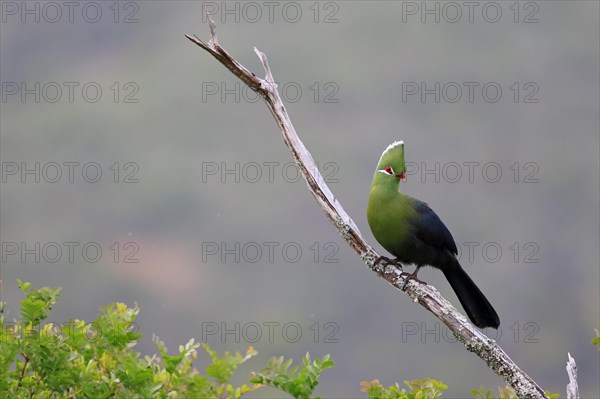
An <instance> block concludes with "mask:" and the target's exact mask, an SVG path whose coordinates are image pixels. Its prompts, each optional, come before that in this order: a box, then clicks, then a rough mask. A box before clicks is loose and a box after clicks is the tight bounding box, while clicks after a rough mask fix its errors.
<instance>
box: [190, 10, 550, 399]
mask: <svg viewBox="0 0 600 399" xmlns="http://www.w3.org/2000/svg"><path fill="white" fill-rule="evenodd" d="M207 17H208V20H209V27H210V39H209V40H208V43H205V42H203V41H202V40H200V39H199V38H198V37H197V36H196V35H194V36H190V35H186V37H187V38H188V39H189V40H190V41H192V42H193V43H195V44H196V45H198V46H200V47H201V48H203V49H204V50H206V51H207V52H208V53H210V54H211V55H212V56H213V57H215V58H216V59H217V60H218V61H219V62H220V63H221V64H223V66H225V67H226V68H227V69H229V70H230V71H231V73H233V74H234V75H235V76H237V77H238V78H240V79H241V80H242V82H244V83H245V84H246V85H248V87H250V88H251V89H252V90H254V91H255V92H256V93H257V94H259V95H260V96H261V98H262V99H263V100H264V101H265V103H266V105H267V107H268V108H269V110H270V111H271V113H272V114H273V117H274V118H275V121H276V122H277V124H278V125H279V128H280V129H281V133H282V134H283V140H284V141H285V144H286V145H287V146H288V148H289V149H290V150H291V152H292V156H293V157H294V160H295V161H296V163H297V165H298V167H299V169H300V171H301V173H302V177H303V178H304V180H305V181H306V183H307V185H308V188H309V190H310V192H311V194H312V195H313V196H314V197H315V199H316V201H317V203H318V204H319V206H320V207H321V209H322V210H323V212H325V216H327V218H328V219H329V220H330V221H331V222H332V223H333V224H334V225H335V227H336V228H337V229H338V231H339V233H340V235H341V236H342V237H343V238H344V240H346V242H347V243H348V244H349V245H350V247H351V248H352V249H353V250H354V251H355V252H356V253H357V254H358V255H359V256H360V258H361V260H362V261H363V262H364V263H365V264H366V265H367V266H369V268H371V270H373V271H374V272H375V273H377V275H379V276H380V277H382V278H383V279H385V280H386V281H387V282H389V283H390V284H391V285H393V286H394V287H396V288H398V289H400V290H401V289H402V287H403V285H404V282H405V280H406V277H407V276H408V273H405V272H403V271H402V269H401V268H399V267H396V266H394V265H387V266H383V265H381V264H378V265H377V266H374V265H373V264H374V261H375V260H376V259H377V258H379V254H378V253H376V252H375V251H374V250H373V248H371V246H369V244H368V243H367V242H366V240H365V239H364V238H363V236H362V235H361V233H360V231H359V230H358V227H357V226H356V224H355V223H354V221H353V220H352V218H351V217H350V216H349V215H348V214H347V213H346V211H345V210H344V208H343V207H342V205H341V204H340V203H339V202H338V200H337V199H336V198H335V196H334V195H333V193H332V192H331V190H329V187H328V186H327V184H325V181H324V179H323V176H322V175H321V173H320V172H319V170H318V168H317V167H316V165H315V161H314V160H313V157H312V155H311V154H310V152H309V151H308V150H307V149H306V147H305V146H304V144H303V143H302V141H301V140H300V138H299V137H298V135H297V133H296V130H295V129H294V126H293V124H292V121H291V120H290V118H289V115H288V113H287V111H286V108H285V106H284V104H283V101H282V100H281V98H280V96H279V93H278V91H277V85H276V84H275V80H274V79H273V74H272V73H271V69H270V68H269V63H268V61H267V56H266V55H265V54H264V53H262V52H260V51H259V50H258V49H256V48H255V49H254V51H255V52H256V54H257V55H258V57H259V58H260V61H261V63H262V65H263V68H264V71H265V79H260V78H259V77H257V76H256V75H254V74H253V73H252V72H250V71H249V70H248V69H246V68H245V67H244V66H243V65H241V64H240V63H239V62H237V61H236V60H235V59H234V58H233V57H232V56H231V55H229V53H227V51H225V49H223V48H222V47H221V46H220V45H219V42H218V41H217V36H216V33H215V24H214V22H213V21H212V19H211V18H210V16H209V15H208V14H207ZM405 292H406V293H407V294H408V295H409V296H410V298H411V299H412V300H413V302H418V303H419V304H421V305H422V306H423V307H424V308H425V309H427V310H429V311H430V312H431V313H433V314H434V315H435V316H436V317H437V318H438V319H439V320H441V321H442V322H443V323H444V324H445V325H446V326H448V328H449V329H450V331H452V333H453V334H454V335H455V336H456V337H457V339H458V340H459V341H460V342H462V343H463V344H464V345H465V347H466V348H467V350H469V351H471V352H473V353H475V354H476V355H477V356H479V357H480V358H481V359H483V360H484V361H485V362H486V364H487V365H488V367H489V368H490V369H492V370H493V371H494V372H495V373H496V374H498V375H499V376H500V377H501V378H502V379H504V380H505V381H506V382H507V383H508V384H510V385H511V386H512V387H513V388H514V390H515V392H516V393H517V395H518V396H519V398H545V399H547V398H548V397H547V396H546V394H545V393H544V391H543V390H542V388H540V387H539V386H538V384H537V383H536V382H535V381H534V380H533V379H531V378H530V377H529V376H528V375H527V374H526V373H525V372H523V371H522V370H521V369H520V368H519V367H518V366H517V365H516V364H515V363H514V362H513V361H512V360H511V359H510V358H509V357H508V355H507V354H506V353H505V352H504V351H503V350H502V348H500V346H498V344H496V342H495V341H494V340H492V339H490V338H488V337H487V336H485V335H484V334H483V333H482V332H481V331H479V330H478V329H477V328H476V327H475V326H473V325H472V324H471V323H470V322H469V321H468V320H467V319H466V318H465V316H463V315H462V314H461V313H459V312H458V311H457V310H456V308H455V307H454V306H452V304H450V302H448V301H447V300H446V299H445V298H444V297H442V295H441V294H440V293H439V292H438V290H437V289H436V288H435V287H433V286H431V285H428V284H423V283H419V282H415V281H414V280H409V282H408V284H407V285H406V289H405Z"/></svg>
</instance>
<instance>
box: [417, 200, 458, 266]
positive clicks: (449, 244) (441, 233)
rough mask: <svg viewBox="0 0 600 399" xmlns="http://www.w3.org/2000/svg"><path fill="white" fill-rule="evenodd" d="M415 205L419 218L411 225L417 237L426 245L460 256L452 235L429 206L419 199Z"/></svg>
mask: <svg viewBox="0 0 600 399" xmlns="http://www.w3.org/2000/svg"><path fill="white" fill-rule="evenodd" d="M413 205H414V208H415V210H416V211H417V214H418V216H417V217H416V218H414V219H412V220H411V221H410V224H411V225H412V226H413V227H414V229H415V234H416V236H417V237H418V238H419V239H420V240H422V241H423V242H425V243H426V244H429V245H431V246H433V247H437V248H440V249H447V250H449V251H451V252H452V253H453V254H455V255H456V254H458V250H457V249H456V243H455V242H454V238H452V234H450V231H448V228H447V227H446V226H445V225H444V223H443V222H442V221H441V220H440V218H439V217H438V215H437V214H436V213H435V212H434V211H433V210H431V208H430V207H429V205H427V204H426V203H425V202H422V201H419V200H417V199H414V204H413Z"/></svg>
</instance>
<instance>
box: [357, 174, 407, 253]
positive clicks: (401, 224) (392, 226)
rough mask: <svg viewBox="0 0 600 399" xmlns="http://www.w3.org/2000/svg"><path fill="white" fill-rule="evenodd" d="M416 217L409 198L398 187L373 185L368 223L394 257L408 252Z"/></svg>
mask: <svg viewBox="0 0 600 399" xmlns="http://www.w3.org/2000/svg"><path fill="white" fill-rule="evenodd" d="M416 216H417V212H416V210H415V209H414V207H413V206H412V205H411V202H410V197H408V196H407V195H404V194H402V193H400V192H398V185H397V184H395V185H390V184H374V185H373V186H371V192H370V193H369V204H368V207H367V220H368V221H369V226H370V227H371V231H372V232H373V235H374V236H375V239H376V240H377V241H378V242H379V243H380V244H381V245H382V246H383V247H384V248H385V249H386V250H387V251H388V252H390V253H391V254H392V255H394V256H396V257H398V256H400V255H401V254H403V253H406V252H407V250H408V249H409V248H407V246H408V245H410V241H411V240H410V237H411V236H412V234H413V232H412V227H411V224H410V223H409V221H410V220H412V219H413V218H415V217H416Z"/></svg>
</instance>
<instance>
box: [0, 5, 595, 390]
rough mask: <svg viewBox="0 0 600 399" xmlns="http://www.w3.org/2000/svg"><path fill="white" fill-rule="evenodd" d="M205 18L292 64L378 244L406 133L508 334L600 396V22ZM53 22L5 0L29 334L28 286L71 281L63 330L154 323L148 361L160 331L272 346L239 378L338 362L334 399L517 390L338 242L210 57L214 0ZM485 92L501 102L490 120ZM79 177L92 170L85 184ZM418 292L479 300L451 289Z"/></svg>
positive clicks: (491, 10) (220, 14)
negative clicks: (397, 391) (382, 209)
mask: <svg viewBox="0 0 600 399" xmlns="http://www.w3.org/2000/svg"><path fill="white" fill-rule="evenodd" d="M205 3H207V4H206V5H207V6H208V7H209V9H210V10H211V12H212V13H213V18H214V19H215V21H216V23H217V32H218V37H219V41H220V43H221V44H222V45H223V46H224V47H225V48H226V49H227V50H228V51H230V53H231V54H232V55H234V56H235V57H236V58H237V59H238V60H239V61H240V62H241V63H243V64H244V65H245V66H247V67H248V68H250V69H251V70H253V71H254V72H255V73H257V74H258V75H262V67H261V66H260V64H259V62H258V59H257V57H256V56H255V54H254V52H253V50H252V49H253V46H256V47H258V48H259V49H260V50H261V51H263V52H265V53H266V54H267V55H268V57H269V62H270V65H271V68H272V70H273V73H274V75H275V78H276V80H277V81H279V82H280V88H282V91H283V94H284V98H285V99H286V100H287V109H288V112H289V113H290V115H291V118H292V121H293V122H294V124H295V127H296V129H297V131H298V133H299V135H300V137H301V139H302V140H303V141H304V143H305V144H306V146H307V147H308V149H309V150H310V151H311V153H312V155H313V156H314V158H315V160H316V161H317V162H318V163H319V164H320V165H321V171H322V172H323V174H324V175H326V176H328V181H329V185H330V188H331V190H332V191H333V193H334V194H335V195H336V197H337V198H338V200H339V201H341V203H342V204H343V205H344V207H345V208H346V210H347V211H348V212H349V214H350V215H351V216H352V217H353V218H354V220H355V221H356V223H357V225H358V226H359V228H360V229H361V231H362V233H363V234H364V235H365V237H367V239H368V240H369V241H370V242H371V243H372V245H374V246H375V247H376V248H377V249H379V250H381V248H380V247H379V246H378V245H377V244H376V243H375V241H374V239H373V237H372V235H371V233H370V231H369V227H368V225H367V222H366V217H365V210H366V204H367V196H368V190H369V186H370V183H371V177H372V173H373V169H374V167H375V165H376V162H377V159H378V158H379V156H380V154H381V151H382V150H383V149H384V148H385V147H386V146H387V145H388V144H389V143H391V142H393V141H394V140H397V139H404V140H405V142H406V154H407V155H406V156H407V161H409V162H411V165H412V167H413V173H411V174H409V176H408V181H407V183H406V184H404V185H403V190H405V192H407V193H409V194H411V195H413V196H416V197H418V198H420V199H422V200H424V201H427V202H428V203H429V204H430V205H431V207H432V208H433V209H435V210H436V212H437V213H438V214H439V215H440V217H441V218H442V219H443V220H444V221H445V223H446V225H447V226H448V227H449V229H450V230H451V231H452V233H453V236H454V238H455V240H456V242H457V245H458V246H459V247H460V248H461V250H462V255H461V262H462V264H463V266H464V267H465V269H467V271H468V272H469V274H470V275H471V276H472V278H473V279H474V280H475V281H476V282H477V283H478V285H479V286H480V288H481V289H482V291H483V292H485V293H486V296H487V297H488V298H489V299H490V301H491V302H492V303H493V304H494V306H495V308H496V310H497V311H498V313H499V315H500V318H501V322H502V324H501V329H500V330H499V331H498V332H495V331H493V330H491V331H487V333H488V335H490V336H492V337H496V339H497V341H498V342H499V343H500V345H501V346H502V347H503V348H504V350H505V351H506V352H507V353H508V355H509V356H511V357H512V359H513V360H514V361H515V362H516V363H517V364H518V365H520V366H521V367H522V368H523V369H524V370H525V371H526V372H527V373H528V374H529V375H531V377H533V378H534V379H535V380H536V381H538V382H539V383H540V384H541V385H542V387H543V388H544V389H549V390H550V391H552V392H559V393H561V394H562V396H564V392H565V390H564V388H565V385H566V384H567V383H568V379H567V375H566V372H565V362H566V360H567V352H570V353H571V355H572V356H573V357H574V358H575V359H576V361H577V364H578V371H579V378H580V380H579V382H580V392H581V394H582V398H583V397H585V398H598V397H599V396H600V388H599V381H598V375H599V373H600V359H599V355H598V352H597V351H596V349H594V348H593V347H592V346H591V345H590V340H591V339H592V337H593V335H594V328H598V327H599V325H600V320H599V302H600V298H599V285H600V272H599V249H598V248H599V229H598V226H599V223H600V220H599V207H598V204H599V202H600V198H599V37H600V33H599V29H598V26H599V18H598V15H599V4H598V3H597V2H589V1H572V2H567V1H564V2H563V1H551V2H541V1H539V2H497V3H493V4H492V5H489V4H488V3H489V2H474V3H473V4H474V6H473V8H472V9H469V8H468V7H467V6H465V5H464V4H463V3H462V2H457V3H452V4H450V5H448V4H449V3H445V2H425V3H424V2H400V1H398V2H394V1H381V2H379V1H372V2H367V1H339V2H318V3H317V2H313V1H310V2H273V3H268V4H267V3H266V2H205ZM47 4H50V3H44V2H27V3H22V2H2V25H1V39H0V40H1V46H2V49H1V65H0V66H1V72H0V75H1V81H2V103H1V118H0V119H1V125H0V127H1V132H2V135H1V141H0V143H1V157H2V167H3V169H2V172H3V173H2V179H3V181H2V187H1V188H2V189H1V194H0V200H1V214H0V216H1V222H2V223H1V230H0V232H1V236H2V237H1V241H2V251H3V252H2V264H1V274H2V275H1V279H2V300H4V301H8V303H9V309H10V310H11V312H12V315H13V316H16V313H17V312H18V300H19V299H20V298H21V295H20V294H19V292H18V289H17V284H16V279H17V278H21V279H23V280H27V281H31V282H32V283H33V285H34V286H40V285H50V286H62V287H64V290H63V293H62V302H61V303H60V304H59V306H57V308H56V309H55V311H54V313H53V314H52V315H51V317H50V319H51V320H52V321H54V322H56V323H63V322H66V321H67V320H68V319H69V318H70V317H78V318H83V319H87V320H89V319H93V318H94V317H95V315H96V313H97V311H98V307H100V306H104V305H107V304H108V303H110V302H114V301H123V302H127V303H128V304H133V303H138V304H139V305H140V307H141V309H142V312H141V315H140V317H139V319H138V327H139V330H140V331H141V332H142V333H144V334H145V337H144V339H143V340H142V341H141V342H140V344H139V346H138V348H139V350H140V351H142V352H143V353H154V351H155V350H154V348H153V345H152V342H151V336H152V333H155V334H157V335H158V336H160V337H161V338H162V339H163V340H164V341H165V342H166V343H167V345H168V346H169V347H170V348H171V349H172V350H175V349H176V346H177V345H178V344H183V343H184V342H186V341H187V340H188V339H189V338H191V337H196V338H197V339H204V340H206V341H207V342H208V343H209V344H210V345H211V346H213V347H214V348H216V349H218V350H219V351H224V350H229V351H236V350H239V351H244V350H245V348H246V347H247V346H248V345H253V346H254V347H255V348H256V349H257V350H258V352H259V360H255V361H252V362H250V364H247V365H245V368H244V369H243V370H242V372H241V373H240V374H238V379H239V381H246V380H247V376H248V374H247V373H248V371H249V370H251V369H253V368H254V369H256V368H260V367H261V366H262V365H263V364H265V363H266V360H267V359H268V358H269V357H270V356H272V355H280V354H281V355H285V356H291V357H294V358H296V359H300V357H301V356H302V355H303V354H304V353H305V352H306V351H310V352H311V354H313V355H314V356H322V355H324V354H326V353H331V354H332V358H333V359H334V360H335V361H336V362H337V365H336V366H335V367H334V368H333V369H332V370H331V371H328V372H327V373H325V375H324V378H323V380H322V383H321V385H320V386H319V390H318V392H319V394H320V395H322V396H324V397H337V398H342V397H343V398H354V397H361V396H362V395H361V394H362V393H361V392H360V391H359V389H360V387H359V382H360V381H362V380H372V379H375V378H378V379H379V380H380V381H381V382H382V383H383V384H386V385H391V384H392V383H394V382H396V381H399V382H401V381H403V380H408V379H413V378H423V377H432V378H436V379H439V380H442V381H444V382H445V383H447V384H448V385H449V390H448V393H447V395H446V397H450V398H458V397H464V396H466V395H467V393H468V390H469V389H471V388H476V387H479V386H480V385H482V384H483V385H487V386H489V387H496V386H498V385H503V382H502V381H501V380H500V379H499V378H498V377H497V376H495V375H494V374H493V373H492V372H491V371H490V370H489V369H488V368H487V367H485V366H484V364H483V363H482V361H481V360H480V359H478V358H477V357H475V356H473V355H471V354H469V353H468V352H466V351H465V349H464V347H463V346H462V345H461V344H459V343H456V342H455V340H454V339H453V337H452V336H451V335H450V333H449V332H448V331H447V330H446V329H445V328H444V326H442V325H440V324H439V323H438V322H437V319H435V318H434V317H433V316H431V315H430V314H428V313H427V312H425V311H424V310H423V309H422V308H421V307H419V306H416V305H414V304H413V303H411V301H410V300H409V298H407V297H406V296H404V295H402V294H400V293H399V292H398V291H397V290H395V289H393V288H391V287H390V286H389V285H388V284H387V283H385V282H384V281H383V280H381V279H379V278H377V276H376V275H375V274H374V273H372V272H371V271H369V270H368V268H367V267H366V266H365V265H364V264H362V263H361V262H360V260H359V259H358V258H357V257H356V256H355V254H354V253H353V252H352V251H351V250H350V249H349V248H348V247H347V245H346V244H345V242H344V241H343V240H342V239H341V238H340V237H339V235H338V234H337V232H336V231H335V229H334V228H333V227H332V226H331V225H330V223H329V222H328V221H327V220H326V219H325V217H324V216H323V214H322V212H321V211H320V209H319V208H318V206H317V205H316V203H315V201H314V200H313V198H312V196H311V195H310V194H309V192H308V190H307V189H306V186H305V184H304V182H303V181H302V180H300V181H296V174H295V173H296V172H295V169H294V168H293V167H290V165H289V162H290V161H291V160H292V158H291V155H290V153H289V151H288V149H287V148H286V147H285V145H284V143H283V140H282V138H281V135H280V133H279V131H278V128H277V126H276V124H275V123H273V120H272V117H271V115H270V113H269V112H268V111H267V109H266V108H265V106H264V105H263V104H262V103H261V102H260V101H255V97H254V96H253V95H252V94H251V93H249V91H247V90H245V89H244V88H243V86H242V84H241V82H239V81H238V80H237V79H236V78H235V77H234V76H233V75H231V74H230V73H229V72H228V71H227V70H226V69H225V68H223V67H222V66H221V65H220V64H219V63H218V62H217V61H216V60H214V59H213V58H212V57H210V56H209V55H208V54H207V53H205V52H204V51H203V50H201V49H200V48H198V47H196V46H194V45H192V44H191V43H189V42H188V41H187V40H186V39H185V37H184V34H186V33H189V34H193V33H196V34H198V36H199V37H201V38H203V39H206V38H208V25H207V23H206V21H205V20H204V19H203V16H202V6H203V3H202V2H195V1H152V2H150V1H148V2H145V1H140V2H120V3H115V2H96V3H93V4H91V5H90V4H88V3H85V2H75V3H74V4H75V5H74V6H73V13H72V19H71V16H70V15H69V9H68V8H67V7H66V6H64V5H61V4H62V3H60V2H58V3H53V4H57V5H58V7H55V9H53V8H52V6H48V5H47ZM36 7H37V8H36ZM25 8H26V9H25ZM27 10H33V11H31V12H32V13H29V14H28V13H27V12H26V11H27ZM57 10H58V11H59V12H61V13H62V14H57ZM98 10H100V12H101V14H98V13H97V12H98ZM427 10H433V11H432V13H428V12H427ZM470 10H471V11H472V14H471V15H470ZM498 10H499V12H500V14H497V11H498ZM269 11H271V14H269ZM457 11H459V12H460V13H461V14H457ZM36 14H37V15H36ZM36 17H37V18H38V19H39V21H36ZM436 18H437V19H439V22H437V21H436ZM96 19H97V22H92V21H94V20H96ZM493 21H496V22H493ZM536 21H537V22H536ZM66 82H75V83H66ZM422 82H423V83H424V84H425V88H426V89H435V87H436V86H435V85H436V82H439V85H440V86H439V87H440V89H439V90H438V94H439V95H440V100H439V102H436V101H435V98H434V97H435V94H427V95H425V96H424V102H423V101H421V93H417V94H414V95H411V94H409V93H408V92H407V91H406V90H408V89H410V88H414V87H417V88H418V89H419V90H421V83H422ZM452 82H453V83H452ZM465 82H474V83H473V85H475V84H477V85H478V86H473V87H474V92H473V93H474V97H473V101H469V98H468V88H467V85H468V84H470V83H467V84H465ZM36 83H39V89H37V88H36ZM449 83H450V84H449ZM86 84H87V86H86ZM486 84H488V86H486V87H491V88H490V89H489V91H487V92H485V93H483V92H482V88H483V87H484V85H486ZM69 85H71V86H72V87H73V92H72V94H73V96H72V98H71V99H70V98H69V89H68V86H69ZM57 86H58V87H60V88H61V90H62V94H61V96H60V97H58V96H57V93H58V92H57V91H56V87H57ZM84 86H85V87H86V89H85V90H84V89H83V88H84ZM98 87H100V89H101V91H102V93H101V95H100V96H99V97H98V99H97V101H95V100H94V101H95V102H93V101H92V99H93V98H94V97H95V96H96V94H95V90H96V89H97V88H98ZM456 87H460V88H462V97H461V98H459V99H458V100H457V101H454V98H455V97H456V92H455V91H453V90H455V89H456ZM497 87H500V88H501V90H502V95H501V97H500V98H499V99H498V101H495V102H493V101H492V98H493V97H495V94H494V89H495V88H497ZM283 89H285V90H283ZM23 90H25V91H26V90H30V92H29V94H23ZM486 90H487V89H486ZM434 91H435V90H434ZM36 95H39V101H36V98H35V97H36ZM486 95H487V97H486ZM55 100H56V101H55ZM71 100H72V101H71ZM532 100H537V101H532ZM36 162H37V163H39V165H40V166H39V172H35V171H34V172H32V173H30V174H27V173H25V174H23V173H22V172H23V171H24V170H25V169H34V170H35V167H36V166H35V164H36ZM65 162H79V165H76V164H73V165H74V166H73V168H74V169H73V170H74V174H73V181H72V182H70V181H69V176H68V171H69V169H68V167H67V166H65V164H64V163H65ZM470 162H476V163H478V164H469V163H470ZM54 163H56V164H58V165H61V173H62V175H61V177H60V178H59V179H57V180H58V181H57V182H54V183H53V182H51V181H52V180H56V179H54V177H55V174H56V173H55V172H56V168H55V166H56V165H55V164H54ZM91 163H95V164H91ZM436 163H439V167H438V169H437V171H436V169H435V168H436ZM86 164H91V167H88V168H87V169H86V171H85V173H84V172H83V165H86ZM488 164H489V165H491V168H490V167H486V168H485V170H484V166H485V165H488ZM257 165H258V168H257ZM456 165H459V166H460V172H461V175H460V176H458V175H457V171H458V170H457V168H456ZM468 165H474V166H473V169H472V170H473V171H474V174H473V175H472V176H471V178H470V177H469V173H468V172H469V166H468ZM15 168H16V169H15ZM53 168H54V169H53ZM236 168H237V169H236ZM98 169H99V170H100V171H101V172H102V176H101V177H100V178H99V180H98V181H97V182H95V183H93V182H88V181H86V179H87V180H95V174H96V171H97V170H98ZM498 169H499V171H500V173H501V176H500V177H499V178H498V181H495V180H496V172H497V171H498ZM228 170H229V171H231V170H232V171H233V172H231V173H224V172H227V171H228ZM427 170H433V172H430V173H426V171H427ZM117 171H118V172H119V173H118V174H117V173H116V172H117ZM213 172H215V174H212V173H213ZM269 172H271V173H272V174H269ZM517 172H518V173H517ZM35 173H39V183H38V182H36V178H37V177H36V175H35ZM257 173H258V174H257ZM84 177H85V178H84ZM115 180H116V181H117V182H116V183H115ZM135 180H137V182H135ZM66 242H67V243H68V242H74V243H77V244H72V245H73V248H74V253H73V259H69V256H68V255H69V254H68V250H67V246H66V245H67V244H64V243H66ZM22 243H24V245H25V246H24V247H21V244H22ZM36 243H39V250H36V247H35V245H36ZM52 243H57V244H56V245H54V244H52ZM86 243H92V244H88V245H87V247H86V248H87V249H88V250H89V251H88V252H87V253H86V256H87V258H86V257H84V255H83V254H82V249H83V247H84V245H85V244H86ZM115 243H116V246H115ZM15 245H16V247H15ZM68 245H71V244H68ZM236 245H237V247H236ZM56 246H58V247H61V248H62V254H59V255H57V254H56V252H53V251H55V250H56ZM97 247H99V248H100V249H101V250H102V254H101V256H96V255H95V254H94V250H95V248H97ZM44 248H45V249H44ZM117 248H118V250H117ZM270 248H272V249H273V252H272V253H270ZM469 248H473V253H472V257H470V256H469V253H468V249H469ZM27 249H33V252H32V253H29V254H27V252H26V250H27ZM215 249H216V250H215ZM257 249H260V252H259V251H258V250H257ZM298 249H300V250H301V253H297V251H298ZM498 249H499V250H500V251H501V252H500V253H497V251H498ZM36 255H38V256H39V258H40V259H39V262H38V261H36V259H35V256H36ZM236 256H237V257H238V258H239V259H236ZM96 257H98V258H99V259H98V261H97V262H92V260H95V259H91V258H96ZM23 258H24V259H23ZM54 260H56V261H55V262H54ZM132 260H137V261H138V262H137V263H131V262H129V261H132ZM419 277H420V278H422V279H424V280H425V281H427V282H429V283H431V284H434V285H435V286H436V287H437V288H438V289H439V290H440V291H441V292H442V293H443V294H444V295H446V296H447V298H448V299H449V300H450V301H452V302H453V303H454V304H455V305H456V306H459V304H458V301H457V300H456V297H455V296H454V294H453V293H452V291H451V289H450V288H449V285H448V284H447V282H446V281H445V280H444V278H443V276H442V274H441V273H440V272H438V271H436V270H433V269H427V270H424V271H422V272H421V273H420V275H419ZM236 323H237V324H236ZM257 326H258V327H257ZM258 333H260V334H261V335H260V337H258V336H257V334H258ZM254 341H256V342H254ZM198 366H199V367H201V366H202V360H200V361H199V363H198ZM269 394H272V395H275V393H271V392H269V391H261V392H260V393H259V395H260V396H261V397H264V396H267V395H269ZM255 396H258V395H255Z"/></svg>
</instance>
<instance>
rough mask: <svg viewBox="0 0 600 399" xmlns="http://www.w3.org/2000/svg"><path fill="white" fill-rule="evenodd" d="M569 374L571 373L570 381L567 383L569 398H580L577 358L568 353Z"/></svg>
mask: <svg viewBox="0 0 600 399" xmlns="http://www.w3.org/2000/svg"><path fill="white" fill-rule="evenodd" d="M568 356H569V360H568V361H567V374H568V375H569V383H568V384H567V399H579V386H578V385H577V365H576V364H575V359H573V358H572V357H571V354H570V353H569V354H568Z"/></svg>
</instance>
